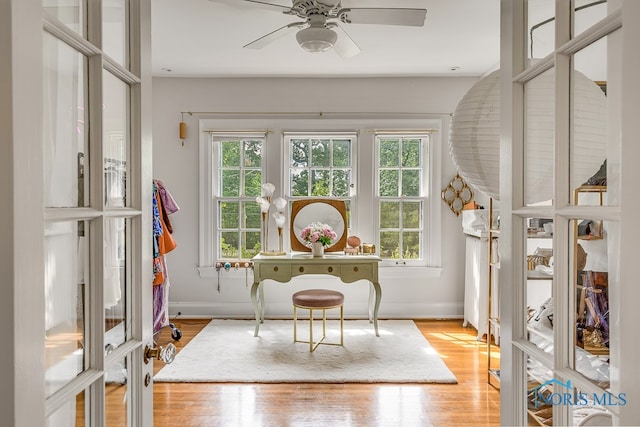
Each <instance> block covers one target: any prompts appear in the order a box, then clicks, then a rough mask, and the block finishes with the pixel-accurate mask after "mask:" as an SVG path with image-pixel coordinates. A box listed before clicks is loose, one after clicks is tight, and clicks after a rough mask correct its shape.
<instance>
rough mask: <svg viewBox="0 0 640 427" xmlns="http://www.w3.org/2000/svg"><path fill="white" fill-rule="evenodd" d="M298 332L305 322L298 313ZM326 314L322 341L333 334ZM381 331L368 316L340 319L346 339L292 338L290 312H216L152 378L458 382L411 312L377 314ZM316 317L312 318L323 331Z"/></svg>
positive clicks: (303, 331)
mask: <svg viewBox="0 0 640 427" xmlns="http://www.w3.org/2000/svg"><path fill="white" fill-rule="evenodd" d="M298 322H299V323H298V339H307V338H308V331H309V323H308V321H307V320H299V321H298ZM338 325H339V323H338V321H337V320H332V319H329V320H328V321H327V338H326V339H325V341H327V342H336V341H339V338H340V337H339V329H338V328H339V326H338ZM378 326H379V331H380V337H376V336H375V333H374V330H373V325H372V324H370V323H369V322H368V321H366V320H345V322H344V347H340V346H328V345H320V346H318V348H317V349H316V350H315V351H314V352H312V353H311V352H309V344H304V343H294V342H293V321H292V320H265V322H264V323H263V324H262V325H260V336H259V337H254V336H253V332H254V327H255V322H254V321H252V320H222V319H214V320H212V321H211V323H209V324H208V325H207V326H206V327H205V328H204V329H203V330H202V331H201V332H200V333H199V334H198V335H196V336H195V337H194V338H193V340H192V341H191V342H189V343H188V344H187V345H186V346H185V347H184V348H183V349H182V350H181V351H180V352H179V353H178V355H177V356H176V358H175V360H174V361H173V363H172V364H170V365H166V366H165V367H164V368H162V370H160V372H158V374H157V375H156V376H155V381H158V382H256V383H281V382H282V383H292V382H300V383H302V382H304V383H350V382H355V383H373V382H393V383H456V382H457V381H456V377H455V376H454V375H453V373H452V372H451V371H450V370H449V368H447V366H446V365H445V364H444V362H443V361H442V359H440V356H438V354H437V353H436V352H435V350H434V349H433V348H432V347H431V345H430V344H429V342H428V341H427V340H426V339H425V338H424V337H423V336H422V334H421V333H420V330H419V329H418V327H417V326H416V325H415V323H413V322H412V321H411V320H380V321H379V322H378ZM321 328H322V327H321V322H320V321H314V338H315V334H316V331H317V333H318V334H320V332H321Z"/></svg>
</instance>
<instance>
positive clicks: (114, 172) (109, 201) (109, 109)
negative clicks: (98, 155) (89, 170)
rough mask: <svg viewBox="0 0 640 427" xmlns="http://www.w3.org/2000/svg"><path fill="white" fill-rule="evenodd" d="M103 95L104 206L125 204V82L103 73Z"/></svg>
mask: <svg viewBox="0 0 640 427" xmlns="http://www.w3.org/2000/svg"><path fill="white" fill-rule="evenodd" d="M103 97H104V98H103V101H104V108H103V109H102V112H103V120H104V121H103V141H104V153H105V154H104V155H105V159H104V162H105V163H104V171H105V192H106V193H105V194H106V205H107V206H111V207H116V206H125V204H126V200H127V186H126V182H127V181H126V176H127V160H128V158H129V104H130V90H129V85H127V84H126V83H124V82H123V81H122V80H120V79H118V78H117V77H115V76H114V75H112V74H109V73H105V77H104V79H103Z"/></svg>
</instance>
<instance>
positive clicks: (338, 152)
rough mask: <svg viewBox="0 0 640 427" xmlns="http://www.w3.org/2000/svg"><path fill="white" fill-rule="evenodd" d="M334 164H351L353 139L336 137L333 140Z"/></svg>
mask: <svg viewBox="0 0 640 427" xmlns="http://www.w3.org/2000/svg"><path fill="white" fill-rule="evenodd" d="M333 166H335V167H346V166H351V140H349V139H336V140H334V141H333Z"/></svg>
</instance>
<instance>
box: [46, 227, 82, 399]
mask: <svg viewBox="0 0 640 427" xmlns="http://www.w3.org/2000/svg"><path fill="white" fill-rule="evenodd" d="M89 247H90V246H89V224H88V222H87V221H65V222H55V223H51V224H49V225H48V226H47V229H46V234H45V257H46V258H45V288H44V293H45V298H46V302H47V303H46V308H45V327H46V337H45V363H46V377H45V387H46V395H47V396H50V395H52V394H53V393H54V392H56V391H58V390H60V389H61V388H62V387H63V386H65V385H66V384H68V383H69V382H71V381H72V380H73V379H74V378H75V377H76V376H77V375H78V374H80V373H81V372H83V371H84V370H85V318H86V316H87V315H88V308H89V306H88V304H85V302H86V301H87V292H88V290H89V287H90V280H89V279H90V277H89Z"/></svg>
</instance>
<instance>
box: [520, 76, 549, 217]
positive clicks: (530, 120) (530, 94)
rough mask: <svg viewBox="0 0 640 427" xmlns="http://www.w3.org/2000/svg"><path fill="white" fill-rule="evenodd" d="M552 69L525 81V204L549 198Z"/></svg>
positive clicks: (545, 200)
mask: <svg viewBox="0 0 640 427" xmlns="http://www.w3.org/2000/svg"><path fill="white" fill-rule="evenodd" d="M554 87H555V70H554V69H553V68H552V69H550V70H547V71H545V72H544V73H542V74H540V75H539V76H537V77H534V78H533V79H532V80H530V81H528V82H527V83H525V86H524V90H525V135H524V150H525V154H524V155H525V160H524V181H525V182H524V184H525V188H524V190H525V192H524V198H525V204H526V205H533V204H540V203H545V204H550V203H551V200H552V198H553V158H554V156H553V151H554V143H555V135H554V132H555V131H554V123H555V118H554V111H555V108H554V99H555V92H554Z"/></svg>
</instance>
